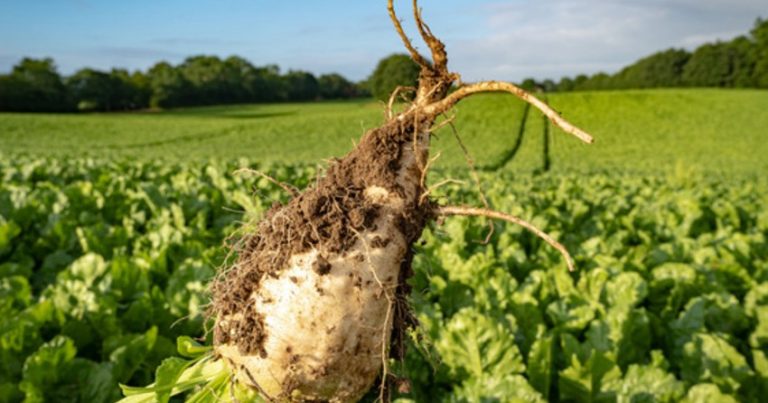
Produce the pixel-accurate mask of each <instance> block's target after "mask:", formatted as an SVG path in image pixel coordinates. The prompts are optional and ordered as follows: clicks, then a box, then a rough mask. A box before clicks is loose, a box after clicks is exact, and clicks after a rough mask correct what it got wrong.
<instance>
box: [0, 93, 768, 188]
mask: <svg viewBox="0 0 768 403" xmlns="http://www.w3.org/2000/svg"><path fill="white" fill-rule="evenodd" d="M548 98H549V99H548V100H549V102H550V103H551V104H552V105H553V106H554V107H555V108H556V109H557V110H559V111H560V112H562V113H563V114H564V115H565V116H566V117H567V118H568V119H570V120H572V121H573V122H574V123H576V124H577V125H579V126H581V127H583V128H584V129H586V130H587V131H589V132H591V133H592V134H594V135H595V137H596V139H597V141H596V143H595V144H594V145H593V146H590V147H587V146H584V145H582V144H579V142H578V141H577V140H575V139H574V138H570V137H569V136H567V135H565V134H563V133H562V132H560V131H559V130H558V129H556V128H551V127H545V120H544V119H543V117H542V115H541V114H540V113H538V112H537V111H535V110H533V109H530V110H528V109H527V108H525V105H524V104H523V103H522V102H521V101H519V100H517V99H515V98H513V97H512V96H509V95H499V94H494V95H484V96H478V97H476V98H473V99H470V100H467V101H464V102H463V103H461V104H460V105H459V106H458V107H457V108H456V110H455V112H456V115H457V116H456V127H457V128H458V131H459V133H460V135H461V137H462V139H463V140H464V142H465V143H466V144H467V146H468V148H469V149H470V151H471V153H472V156H473V157H474V159H475V160H476V162H477V164H478V165H479V166H481V167H486V168H498V167H502V166H503V167H505V168H508V169H514V170H519V171H521V172H530V171H534V170H540V169H541V168H542V167H544V165H545V161H547V160H548V166H549V168H551V169H552V170H554V171H574V170H575V171H595V170H597V171H616V170H621V171H624V172H657V171H665V172H666V171H670V170H675V169H678V170H679V169H681V168H682V169H685V170H697V171H707V172H710V171H723V172H734V173H735V172H756V171H765V170H768V158H766V157H765V156H766V155H768V141H766V140H768V92H767V91H755V90H711V89H689V90H645V91H606V92H593V93H589V92H585V93H565V94H554V95H550V96H549V97H548ZM382 121H383V105H382V104H380V103H377V102H372V101H356V102H325V103H309V104H271V105H239V106H220V107H205V108H190V109H181V110H172V111H166V112H160V113H149V112H145V113H112V114H92V115H52V114H0V150H2V151H3V152H6V153H13V154H15V153H26V154H32V155H66V156H89V155H90V156H129V157H138V158H151V159H155V158H158V157H167V158H169V159H179V158H182V159H190V158H192V159H208V158H216V159H220V158H221V159H232V158H240V157H247V158H249V159H250V160H252V161H259V162H282V163H297V162H303V163H309V164H314V163H317V162H320V161H322V160H324V159H327V158H329V157H333V156H340V155H343V154H344V153H345V152H347V151H348V150H349V149H351V147H352V145H353V143H354V142H355V141H357V140H358V139H359V138H360V136H361V135H362V134H363V133H364V132H365V130H367V129H370V128H372V127H375V126H377V125H378V124H379V123H381V122H382ZM523 122H524V126H521V124H522V123H523ZM546 126H549V125H546ZM546 136H548V138H549V141H548V146H546V145H545V138H547V137H546ZM434 149H435V152H436V151H442V156H441V158H440V162H439V164H438V166H442V167H456V166H462V165H463V164H464V157H463V156H462V153H461V151H460V149H459V147H458V146H457V144H456V141H455V139H454V138H453V135H452V134H451V132H450V130H449V129H447V128H446V129H443V130H441V131H439V132H438V138H437V139H436V141H435V142H434Z"/></svg>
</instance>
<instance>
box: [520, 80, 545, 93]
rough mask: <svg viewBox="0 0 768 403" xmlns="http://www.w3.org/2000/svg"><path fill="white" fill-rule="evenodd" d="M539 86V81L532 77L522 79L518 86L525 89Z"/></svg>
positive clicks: (533, 89)
mask: <svg viewBox="0 0 768 403" xmlns="http://www.w3.org/2000/svg"><path fill="white" fill-rule="evenodd" d="M539 87H540V86H539V83H537V82H536V80H534V79H533V78H526V79H523V82H521V83H520V88H522V89H524V90H526V91H535V90H536V89H537V88H539Z"/></svg>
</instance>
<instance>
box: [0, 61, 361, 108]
mask: <svg viewBox="0 0 768 403" xmlns="http://www.w3.org/2000/svg"><path fill="white" fill-rule="evenodd" d="M368 95H369V94H368V92H367V90H366V89H365V88H364V87H363V86H360V85H358V84H356V83H353V82H351V81H350V80H348V79H346V78H345V77H343V76H341V75H340V74H336V73H333V74H324V75H321V76H319V77H315V76H314V75H313V74H312V73H309V72H306V71H300V70H291V71H288V72H286V73H281V72H280V69H279V67H278V66H276V65H267V66H261V67H257V66H254V65H252V64H251V63H250V62H248V61H247V60H245V59H243V58H241V57H237V56H231V57H228V58H226V59H221V58H219V57H216V56H194V57H189V58H187V59H186V60H184V61H183V62H182V63H180V64H178V65H176V66H174V65H171V64H170V63H167V62H159V63H157V64H155V65H154V66H152V67H151V68H149V69H148V70H147V71H134V72H128V71H127V70H124V69H112V70H110V71H100V70H96V69H92V68H83V69H80V70H78V71H77V72H75V73H74V74H72V75H71V76H68V77H62V76H61V75H60V74H59V73H58V72H57V70H56V65H55V63H54V61H53V60H52V59H50V58H46V59H32V58H24V59H23V60H21V61H20V62H19V63H18V64H17V65H16V66H14V67H13V70H12V71H11V72H10V74H5V75H0V110H4V111H22V112H28V111H39V112H68V111H118V110H134V109H146V108H173V107H180V106H199V105H215V104H233V103H250V102H279V101H309V100H316V99H344V98H352V97H358V96H368Z"/></svg>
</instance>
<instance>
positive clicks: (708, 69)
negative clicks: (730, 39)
mask: <svg viewBox="0 0 768 403" xmlns="http://www.w3.org/2000/svg"><path fill="white" fill-rule="evenodd" d="M731 58H732V55H731V49H729V46H728V44H726V43H723V42H717V43H708V44H704V45H701V46H699V47H698V48H696V50H695V51H694V52H693V55H691V60H689V61H688V63H687V64H686V65H685V68H684V69H683V82H685V84H687V85H690V86H694V87H728V86H730V85H729V84H730V82H731V75H732V61H731Z"/></svg>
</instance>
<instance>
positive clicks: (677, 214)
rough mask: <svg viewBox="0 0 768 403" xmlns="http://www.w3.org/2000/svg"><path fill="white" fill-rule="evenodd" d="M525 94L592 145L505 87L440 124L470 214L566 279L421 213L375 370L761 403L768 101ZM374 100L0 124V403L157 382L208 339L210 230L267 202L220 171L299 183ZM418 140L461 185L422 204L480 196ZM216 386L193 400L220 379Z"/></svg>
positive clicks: (419, 379)
mask: <svg viewBox="0 0 768 403" xmlns="http://www.w3.org/2000/svg"><path fill="white" fill-rule="evenodd" d="M548 100H549V102H550V103H551V104H552V105H554V106H555V107H556V108H557V109H558V110H559V111H560V112H562V113H563V114H564V115H565V116H566V117H568V118H569V119H572V120H573V121H574V123H576V124H578V125H579V126H581V127H584V128H586V129H588V130H589V131H590V132H591V133H592V134H594V135H595V137H596V138H597V142H596V143H595V144H594V145H593V146H583V145H581V144H577V142H576V141H575V140H573V139H571V138H569V137H568V136H566V135H564V134H562V133H561V132H559V130H558V129H556V128H553V127H551V126H550V125H548V124H546V121H545V120H544V119H543V118H542V117H541V115H540V114H539V113H538V112H535V111H534V110H532V109H531V110H529V109H528V108H525V107H524V105H523V104H522V103H521V102H518V101H516V100H514V99H512V98H511V97H508V96H496V95H492V96H483V97H478V98H476V99H472V100H468V101H467V102H466V103H462V104H460V107H459V108H458V109H457V112H458V114H457V117H456V118H455V126H456V128H457V131H458V133H459V135H460V136H461V138H462V140H463V141H464V143H465V144H466V145H467V148H468V149H469V150H470V153H471V156H472V158H473V159H474V162H475V165H476V166H477V167H478V171H479V173H478V176H479V179H480V184H481V186H480V187H481V188H482V191H483V194H484V195H485V196H486V197H487V199H488V201H489V203H490V205H491V206H492V207H493V208H495V209H497V210H500V211H505V212H508V213H511V214H514V215H517V216H520V217H522V218H524V219H527V220H529V221H531V222H533V223H534V224H536V225H537V226H538V227H540V228H542V229H544V230H545V231H547V232H548V233H550V234H552V235H553V236H554V237H555V238H557V239H558V240H560V241H561V242H562V243H563V244H564V245H565V246H566V248H567V249H568V250H569V251H570V252H571V253H572V255H573V256H574V258H575V261H576V266H577V270H576V271H574V272H572V273H570V272H568V270H567V268H566V265H565V262H564V261H563V260H562V257H561V256H560V255H559V254H558V253H557V251H556V250H554V249H552V248H551V247H549V246H548V245H547V244H546V243H544V242H543V241H541V240H540V239H539V238H537V237H535V236H533V235H531V234H530V233H528V232H526V231H525V230H523V229H521V228H519V227H515V226H511V225H501V224H495V231H494V233H493V236H492V237H491V238H490V241H489V242H488V243H483V242H482V241H483V239H484V238H485V237H486V233H487V231H488V225H487V223H486V222H484V221H483V220H480V219H466V218H446V219H445V221H444V222H442V223H439V224H436V225H434V226H431V227H429V228H428V229H427V230H426V231H425V233H424V236H423V237H422V241H421V242H420V243H418V244H417V245H418V246H417V248H418V250H417V252H418V253H416V254H415V256H416V258H415V260H414V271H415V274H414V276H413V278H412V279H411V280H410V284H411V286H412V287H413V292H412V294H411V300H410V302H411V305H412V307H413V308H414V313H415V315H416V318H417V319H418V322H419V324H420V326H419V327H418V330H417V331H416V332H414V333H413V334H412V335H411V337H410V339H409V340H410V341H409V345H408V350H407V356H406V359H405V361H404V362H403V363H395V362H394V361H393V364H392V367H391V370H392V371H393V372H394V375H395V376H396V377H399V378H402V379H408V380H409V381H408V383H407V386H405V385H406V383H405V382H402V383H401V386H403V387H401V388H400V390H399V391H395V392H396V396H395V398H396V399H398V401H402V402H409V401H414V402H426V401H467V402H479V401H575V402H637V401H657V402H673V401H682V400H684V399H687V401H690V402H728V401H760V400H761V396H766V395H768V356H767V355H766V354H768V179H767V178H766V176H765V172H768V158H766V157H765V156H767V155H768V129H766V128H768V113H766V112H765V111H766V110H768V92H766V91H721V90H720V91H719V90H658V91H621V92H619V91H616V92H595V93H570V94H554V95H549V99H548ZM382 110H383V107H382V105H380V104H377V103H373V102H363V101H360V102H344V103H318V104H275V105H247V106H226V107H209V108H195V109H186V110H173V111H167V112H156V113H150V112H146V113H125V114H95V115H66V116H65V115H29V114H26V115H25V114H0V402H5V401H9V402H16V401H22V400H25V401H28V402H49V401H50V402H74V401H79V402H111V401H115V400H116V399H119V398H120V397H121V390H120V388H119V386H118V385H119V384H125V385H134V386H139V385H142V386H143V385H149V384H150V383H152V382H153V381H155V378H156V377H155V375H156V373H157V374H160V373H161V372H162V373H164V374H167V369H168V368H169V367H170V364H169V363H175V362H177V361H168V360H169V357H174V356H178V352H177V347H182V348H180V349H178V350H180V351H182V352H184V351H186V350H185V347H184V346H185V343H190V341H189V339H187V338H185V337H186V336H188V337H192V338H195V339H197V340H199V341H201V342H204V340H205V339H206V337H208V338H210V334H209V333H208V332H206V327H205V320H204V312H205V310H206V309H207V308H208V301H209V298H208V295H207V293H206V284H207V283H208V281H209V280H210V279H211V278H212V277H213V276H214V274H215V273H216V270H217V268H219V267H221V266H222V264H223V263H224V262H225V261H227V259H228V257H227V249H226V248H225V246H224V245H225V244H227V243H228V242H231V240H228V239H227V238H228V236H229V235H231V234H233V233H236V232H237V229H238V228H240V226H241V225H242V223H244V222H250V221H251V220H253V219H255V218H258V217H260V216H261V215H262V214H263V213H264V212H265V211H266V210H267V209H268V208H269V207H270V206H271V205H272V204H273V203H275V202H284V201H286V200H287V199H288V197H289V195H288V194H286V193H285V191H284V190H283V189H281V188H280V187H279V186H277V185H275V184H273V183H272V182H270V181H269V180H267V179H265V178H262V177H260V176H258V175H254V174H252V173H249V172H247V171H240V172H238V173H235V171H237V170H238V169H239V168H243V167H249V168H255V169H259V170H261V171H263V172H265V173H268V174H270V175H272V176H274V177H275V178H276V179H278V180H280V181H284V182H287V183H290V184H293V185H295V186H297V187H299V188H304V187H306V186H308V185H310V184H312V183H313V180H314V178H315V177H316V176H317V175H318V174H320V173H322V171H323V166H324V164H323V160H324V159H328V158H330V157H332V156H339V155H342V154H343V153H344V152H346V151H347V150H349V149H350V148H351V147H352V144H353V142H354V141H356V140H357V139H358V138H359V137H360V135H361V134H362V133H363V132H364V130H365V129H366V128H370V127H374V126H375V125H376V124H378V123H380V122H381V121H382V119H383V114H382ZM434 145H435V146H434V148H435V150H434V151H433V152H437V151H440V150H442V154H441V157H440V159H439V160H438V162H437V166H438V169H436V170H435V171H433V172H432V175H433V177H432V178H430V182H431V183H438V182H440V181H441V180H443V179H449V178H450V179H455V180H460V181H463V184H460V183H454V182H450V183H447V184H445V185H444V186H441V187H439V188H437V189H436V190H435V192H436V193H435V196H436V200H438V201H441V200H451V201H452V203H461V204H468V205H481V202H480V198H479V195H478V192H477V187H476V186H474V185H473V182H472V179H471V178H470V176H469V175H468V173H467V169H466V162H465V157H464V155H463V153H462V152H461V150H460V148H459V147H458V145H457V143H456V140H455V138H454V135H453V134H452V132H451V130H450V129H448V128H445V129H442V130H440V131H439V132H438V133H437V139H436V141H435V143H434ZM177 339H178V340H181V343H180V345H179V346H177ZM164 360H165V361H164ZM164 362H165V363H166V364H163V365H161V364H162V363H164ZM163 371H166V372H163ZM162 379H167V376H165V378H163V377H158V384H157V385H155V389H154V390H153V391H155V392H156V393H157V396H161V395H163V394H164V393H165V392H163V390H162V388H163V387H164V385H163V384H162ZM219 386H220V389H217V390H214V391H212V392H211V394H210V395H209V398H210V399H213V398H214V397H215V396H217V393H229V392H227V391H226V390H227V389H226V388H227V387H228V386H229V384H228V383H226V382H225V383H223V384H221V385H219ZM375 394H376V391H374V392H373V393H372V394H371V396H370V399H369V400H370V401H372V400H373V399H374V398H375ZM165 399H166V400H167V396H165ZM136 401H140V400H138V399H137V400H136Z"/></svg>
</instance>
